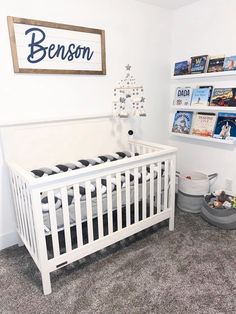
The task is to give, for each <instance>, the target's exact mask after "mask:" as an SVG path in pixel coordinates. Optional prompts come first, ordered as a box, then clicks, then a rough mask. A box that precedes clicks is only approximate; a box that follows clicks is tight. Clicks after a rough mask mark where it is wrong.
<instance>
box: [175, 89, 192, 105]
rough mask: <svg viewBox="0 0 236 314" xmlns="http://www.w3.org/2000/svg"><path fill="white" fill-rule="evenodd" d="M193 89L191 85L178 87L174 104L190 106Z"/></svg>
mask: <svg viewBox="0 0 236 314" xmlns="http://www.w3.org/2000/svg"><path fill="white" fill-rule="evenodd" d="M192 92H193V89H192V88H191V87H177V89H176V92H175V99H174V106H190V105H191V100H192Z"/></svg>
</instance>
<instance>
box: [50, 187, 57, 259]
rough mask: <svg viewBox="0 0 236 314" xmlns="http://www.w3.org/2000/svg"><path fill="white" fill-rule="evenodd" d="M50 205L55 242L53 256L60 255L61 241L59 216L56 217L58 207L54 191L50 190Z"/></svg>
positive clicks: (53, 242) (53, 240) (52, 232)
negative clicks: (59, 239)
mask: <svg viewBox="0 0 236 314" xmlns="http://www.w3.org/2000/svg"><path fill="white" fill-rule="evenodd" d="M48 205H49V217H50V225H51V234H52V244H53V256H54V257H58V256H59V255H60V249H59V241H58V231H57V218H56V207H55V199H54V192H53V191H49V192H48Z"/></svg>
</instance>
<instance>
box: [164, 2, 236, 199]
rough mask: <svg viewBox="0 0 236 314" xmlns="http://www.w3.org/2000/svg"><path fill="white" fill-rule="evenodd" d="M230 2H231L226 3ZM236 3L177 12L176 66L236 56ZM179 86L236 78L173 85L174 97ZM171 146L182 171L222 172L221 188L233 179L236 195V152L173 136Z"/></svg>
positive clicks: (203, 4) (217, 83) (229, 82)
mask: <svg viewBox="0 0 236 314" xmlns="http://www.w3.org/2000/svg"><path fill="white" fill-rule="evenodd" d="M226 2H227V3H226ZM235 11H236V3H235V0H227V1H224V0H202V1H200V2H196V3H195V4H192V5H189V6H186V7H183V8H181V9H178V10H176V11H175V12H174V15H173V32H172V53H171V54H172V57H171V59H172V67H173V64H174V62H176V61H178V60H179V61H182V60H187V59H188V58H190V57H191V56H195V55H196V56H197V55H201V54H209V55H221V54H225V55H227V56H230V55H235V54H236V41H235V35H234V34H235V31H234V30H235V29H236V19H235ZM176 83H177V84H179V86H189V85H190V84H195V85H197V84H206V85H207V84H209V85H213V86H215V87H225V86H229V87H235V86H236V84H235V77H231V78H230V77H229V78H224V79H223V80H222V79H221V78H216V79H201V80H197V79H194V80H191V82H190V81H187V80H186V82H183V81H182V82H181V81H175V82H172V83H171V84H172V86H171V94H172V95H173V90H174V88H176ZM170 143H171V144H173V145H175V146H177V147H178V148H179V152H178V168H179V169H180V170H183V169H194V170H198V171H203V172H204V173H207V174H210V173H214V172H218V173H219V178H218V180H217V182H216V187H217V188H220V187H222V188H225V180H226V179H232V180H233V193H234V194H236V166H235V160H236V149H235V148H234V146H233V147H232V146H230V145H223V144H222V145H220V144H215V143H211V142H209V143H206V142H201V141H193V140H188V139H185V140H182V139H179V138H177V137H176V138H174V137H171V141H170Z"/></svg>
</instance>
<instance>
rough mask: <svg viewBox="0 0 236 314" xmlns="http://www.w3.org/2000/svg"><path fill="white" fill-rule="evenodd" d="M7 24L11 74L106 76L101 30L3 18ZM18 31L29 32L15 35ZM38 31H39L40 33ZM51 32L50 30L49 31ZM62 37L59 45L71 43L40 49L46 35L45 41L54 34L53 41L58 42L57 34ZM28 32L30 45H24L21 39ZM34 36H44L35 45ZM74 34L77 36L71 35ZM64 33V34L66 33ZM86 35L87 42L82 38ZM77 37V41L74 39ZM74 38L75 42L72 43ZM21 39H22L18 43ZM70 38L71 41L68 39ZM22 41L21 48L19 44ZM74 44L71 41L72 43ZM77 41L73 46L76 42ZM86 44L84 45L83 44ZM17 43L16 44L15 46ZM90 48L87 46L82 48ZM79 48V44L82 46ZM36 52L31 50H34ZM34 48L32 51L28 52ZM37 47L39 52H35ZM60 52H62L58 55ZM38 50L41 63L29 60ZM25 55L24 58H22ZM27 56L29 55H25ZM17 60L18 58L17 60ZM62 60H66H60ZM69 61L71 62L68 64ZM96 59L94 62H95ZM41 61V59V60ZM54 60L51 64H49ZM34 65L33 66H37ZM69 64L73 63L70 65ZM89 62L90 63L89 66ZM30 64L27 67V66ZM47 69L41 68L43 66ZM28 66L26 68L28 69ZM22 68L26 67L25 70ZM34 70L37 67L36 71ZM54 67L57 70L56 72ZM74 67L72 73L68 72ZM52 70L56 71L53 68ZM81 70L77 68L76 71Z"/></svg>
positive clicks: (55, 44)
mask: <svg viewBox="0 0 236 314" xmlns="http://www.w3.org/2000/svg"><path fill="white" fill-rule="evenodd" d="M7 21H8V30H9V36H10V44H11V52H12V60H13V67H14V72H15V73H47V74H96V75H105V74H106V53H105V31H104V30H101V29H94V28H87V27H81V26H74V25H67V24H59V23H52V22H46V21H39V20H32V19H25V18H18V17H12V16H8V17H7ZM18 24H21V25H25V26H19V27H22V28H23V30H24V29H25V28H26V27H27V26H29V27H30V28H29V29H28V30H26V31H25V32H22V31H21V33H20V32H19V30H18V31H16V29H15V28H17V25H18ZM40 27H41V29H40ZM52 29H54V30H52ZM59 30H61V33H62V34H63V36H64V37H63V36H62V37H61V38H62V39H61V40H62V44H63V40H65V41H68V40H72V43H70V44H69V45H67V46H66V45H62V44H61V43H60V42H59V43H51V45H49V46H48V47H43V45H41V44H39V43H42V41H43V39H44V38H46V32H48V33H49V34H50V36H48V37H49V38H53V36H52V33H53V32H56V34H57V36H56V37H55V38H56V39H57V40H58V34H59V33H60V31H59ZM65 31H68V38H70V39H68V38H65ZM30 32H31V35H32V37H31V38H32V41H31V43H29V44H28V45H26V44H25V41H26V39H25V37H26V36H27V35H29V33H30ZM36 32H38V33H40V32H41V33H42V34H44V35H43V36H44V37H43V38H42V36H41V39H40V40H38V41H35V42H34V43H33V44H32V42H33V40H35V38H36V35H38V34H37V33H36ZM75 32H77V33H75ZM66 33H67V32H66ZM86 34H87V36H88V39H87V38H86ZM76 36H77V39H76ZM73 37H75V39H73ZM79 37H81V38H82V40H81V42H80V41H78V38H79ZM22 38H23V39H22ZM71 38H72V39H71ZM53 39H54V38H53ZM22 40H23V41H24V43H23V44H22V42H21V41H22ZM73 40H74V41H73ZM76 40H77V42H76ZM86 40H87V41H86ZM82 42H83V43H84V42H85V44H84V46H81V43H82ZM19 43H20V44H19ZM86 43H88V45H90V44H91V46H92V48H91V47H90V46H86ZM82 45H83V44H82ZM34 46H35V47H36V48H35V47H34ZM32 47H34V49H33V48H32ZM38 47H41V48H38ZM62 48H63V49H64V50H63V52H62ZM37 49H38V50H40V49H41V51H40V52H41V56H42V52H43V55H44V60H39V59H40V58H38V60H39V61H38V60H35V59H33V58H34V57H35V54H37V53H38V52H39V51H37ZM26 51H27V54H28V57H27V55H26ZM29 52H30V54H29ZM19 56H20V58H19ZM64 57H66V58H64ZM69 58H70V59H71V60H69ZM95 58H96V59H95ZM41 59H42V58H41ZM53 59H54V60H53ZM41 61H42V66H41V64H40V65H39V66H38V64H36V65H35V63H40V62H41ZM71 61H73V62H71ZM90 61H91V62H90ZM30 62H31V63H30ZM45 63H46V64H48V65H49V66H46V67H45V66H44V64H45ZM28 64H29V66H28ZM25 65H26V66H25ZM37 66H38V67H37ZM57 66H58V68H57ZM72 66H75V69H74V68H73V69H72V68H71V67H72ZM55 67H56V68H55ZM80 67H81V68H80Z"/></svg>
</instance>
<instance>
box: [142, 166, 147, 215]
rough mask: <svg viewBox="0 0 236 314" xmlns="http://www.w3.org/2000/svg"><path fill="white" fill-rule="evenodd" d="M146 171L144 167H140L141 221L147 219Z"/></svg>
mask: <svg viewBox="0 0 236 314" xmlns="http://www.w3.org/2000/svg"><path fill="white" fill-rule="evenodd" d="M146 174H147V170H146V166H143V167H142V211H143V219H145V218H147V178H146Z"/></svg>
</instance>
